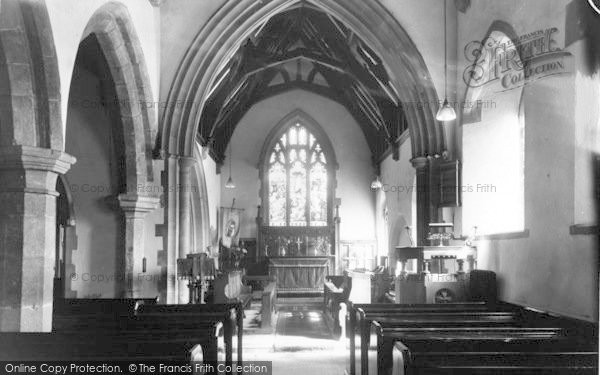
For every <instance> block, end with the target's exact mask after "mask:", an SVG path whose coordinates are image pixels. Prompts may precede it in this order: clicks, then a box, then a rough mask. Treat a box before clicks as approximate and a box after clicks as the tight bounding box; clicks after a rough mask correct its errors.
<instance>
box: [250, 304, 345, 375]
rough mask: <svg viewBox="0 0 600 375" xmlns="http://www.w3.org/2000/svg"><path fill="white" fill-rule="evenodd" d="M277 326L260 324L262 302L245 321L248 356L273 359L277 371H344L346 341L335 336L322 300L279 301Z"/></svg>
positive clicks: (296, 374)
mask: <svg viewBox="0 0 600 375" xmlns="http://www.w3.org/2000/svg"><path fill="white" fill-rule="evenodd" d="M279 306H280V308H279V312H278V314H277V324H276V329H271V330H267V329H263V328H259V327H258V326H257V324H256V314H257V312H258V311H257V310H258V308H259V307H260V305H257V306H255V305H253V307H255V308H254V309H253V310H251V311H247V313H246V319H245V321H244V327H245V329H244V358H245V360H250V361H252V360H255V361H273V375H329V374H331V375H343V374H344V371H345V368H346V361H347V358H348V349H347V348H346V344H345V343H343V342H340V341H338V340H334V339H333V338H332V337H331V335H330V333H329V329H328V328H327V326H326V324H325V322H324V320H323V316H322V312H321V307H320V305H319V303H311V302H310V301H306V300H298V301H294V300H293V299H286V300H285V301H282V303H280V304H279Z"/></svg>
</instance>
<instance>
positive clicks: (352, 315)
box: [348, 302, 491, 375]
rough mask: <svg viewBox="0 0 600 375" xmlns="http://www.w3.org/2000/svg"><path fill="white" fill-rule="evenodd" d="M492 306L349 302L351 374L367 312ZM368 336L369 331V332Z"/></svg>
mask: <svg viewBox="0 0 600 375" xmlns="http://www.w3.org/2000/svg"><path fill="white" fill-rule="evenodd" d="M490 309H491V307H490V305H488V304H487V303H485V302H463V303H445V304H388V303H378V304H353V303H350V302H349V303H348V323H349V328H348V333H349V334H350V337H349V338H350V374H351V375H354V374H356V331H357V329H358V330H359V333H360V334H361V337H362V335H363V332H365V330H366V331H368V330H369V329H370V326H371V321H370V320H366V321H364V319H368V317H367V314H370V313H388V314H392V315H396V314H398V313H402V312H427V311H432V312H436V311H465V312H471V311H473V312H475V311H491V310H490ZM367 337H368V333H367Z"/></svg>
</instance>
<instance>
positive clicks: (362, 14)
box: [158, 0, 445, 157]
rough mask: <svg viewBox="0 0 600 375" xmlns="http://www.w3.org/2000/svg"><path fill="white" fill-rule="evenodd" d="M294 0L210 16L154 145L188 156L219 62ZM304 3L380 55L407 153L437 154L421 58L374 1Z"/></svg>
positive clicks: (237, 4) (431, 98) (227, 8)
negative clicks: (395, 95)
mask: <svg viewBox="0 0 600 375" xmlns="http://www.w3.org/2000/svg"><path fill="white" fill-rule="evenodd" d="M299 1H300V0H273V1H269V2H256V1H251V0H243V1H238V0H235V1H233V0H232V1H228V2H226V3H225V4H224V5H223V6H222V7H221V8H220V9H219V10H218V11H217V12H216V13H215V14H214V15H213V17H212V18H211V19H210V20H209V22H208V23H207V24H206V25H205V26H204V28H203V29H202V30H201V31H200V32H199V33H198V35H197V36H196V38H195V39H194V41H193V42H192V44H191V46H190V48H189V49H188V51H187V52H186V55H185V56H184V58H183V61H182V63H181V65H180V66H179V69H178V71H177V73H176V76H175V79H174V81H173V85H172V86H171V88H170V91H169V94H168V99H167V103H166V108H165V110H164V112H163V114H162V118H161V126H162V128H161V130H160V134H159V139H158V147H160V148H161V149H162V150H163V151H164V152H166V153H168V154H172V155H180V156H191V155H192V152H193V146H194V142H195V139H196V137H195V134H196V132H197V129H198V124H199V121H200V118H201V112H202V110H203V106H204V103H205V100H206V99H207V97H208V96H209V93H210V87H211V86H212V85H213V83H214V82H215V80H216V79H217V76H218V75H219V72H220V70H221V68H222V67H223V64H224V63H225V62H226V61H227V60H228V59H229V58H231V56H232V55H233V53H234V52H235V50H236V49H237V48H238V46H239V45H240V43H241V42H242V41H244V40H246V39H247V37H248V36H249V35H250V33H251V32H253V30H255V29H257V28H258V27H260V25H261V24H263V23H264V22H266V21H267V20H268V19H269V18H271V17H272V16H274V15H275V14H278V13H280V12H283V11H285V10H286V9H289V8H290V7H292V6H294V5H297V3H298V2H299ZM310 2H311V3H312V4H314V5H315V6H317V7H319V8H321V9H323V10H324V11H325V12H327V13H328V14H331V15H332V16H334V17H336V18H337V19H339V20H341V21H342V22H344V23H345V24H346V25H347V26H348V27H349V28H350V29H351V30H352V31H353V32H354V33H356V34H357V35H358V36H359V37H360V38H361V39H362V40H364V41H365V42H366V43H367V44H368V45H369V46H371V47H372V48H373V50H374V51H375V52H376V53H377V54H378V55H379V56H381V57H382V60H383V62H384V65H386V67H387V69H388V71H389V73H390V77H391V80H392V81H393V82H394V83H395V84H396V86H397V87H399V95H400V97H401V101H402V104H403V108H404V110H405V112H406V116H407V120H408V123H409V131H410V134H411V142H412V150H413V156H414V157H418V156H426V155H430V154H431V155H433V154H435V153H441V152H442V151H443V150H444V149H445V146H444V142H445V141H444V133H443V129H442V128H441V124H440V123H439V122H438V121H436V120H435V111H436V110H437V105H431V103H438V102H439V101H438V96H437V93H436V91H435V88H434V86H433V82H432V80H431V77H430V74H429V71H428V69H427V66H426V65H425V62H424V60H423V57H422V56H421V54H420V52H419V51H418V49H417V48H416V46H415V44H414V43H413V41H412V40H411V38H410V36H409V35H408V33H407V32H406V31H405V30H404V29H403V28H402V27H401V26H400V25H399V24H398V22H397V21H396V19H395V18H394V17H393V16H392V15H391V14H390V13H389V12H388V11H387V9H386V8H385V7H384V6H383V5H382V4H381V3H379V2H377V1H374V0H370V1H365V0H310ZM419 104H422V105H419Z"/></svg>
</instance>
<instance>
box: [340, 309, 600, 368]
mask: <svg viewBox="0 0 600 375" xmlns="http://www.w3.org/2000/svg"><path fill="white" fill-rule="evenodd" d="M596 329H597V327H596V326H595V325H594V324H587V323H583V322H576V321H573V320H568V319H565V318H561V317H557V316H552V315H549V314H545V313H541V312H537V311H533V310H529V309H525V308H522V307H519V306H516V305H511V304H504V303H493V304H490V303H485V302H466V303H447V304H412V305H402V304H352V303H348V333H349V339H350V369H349V372H350V374H351V375H356V374H357V373H360V374H361V375H390V374H393V375H400V374H419V375H422V374H597V373H598V347H597V334H596Z"/></svg>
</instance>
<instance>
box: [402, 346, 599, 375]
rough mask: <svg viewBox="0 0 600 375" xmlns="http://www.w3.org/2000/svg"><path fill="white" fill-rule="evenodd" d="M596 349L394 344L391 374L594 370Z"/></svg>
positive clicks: (570, 371) (594, 371)
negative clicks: (529, 349)
mask: <svg viewBox="0 0 600 375" xmlns="http://www.w3.org/2000/svg"><path fill="white" fill-rule="evenodd" d="M597 366H598V353H596V352H585V351H582V352H561V351H554V352H551V351H534V352H523V351H520V352H506V351H499V350H498V349H497V350H495V351H468V352H465V351H462V352H456V351H454V352H452V351H431V350H430V349H429V348H424V349H412V350H411V349H409V348H408V347H407V346H406V345H405V344H404V343H402V342H397V343H396V344H395V345H394V353H393V368H392V374H394V375H416V374H423V375H424V374H432V375H433V374H436V375H438V374H466V375H469V374H524V373H527V374H536V373H537V374H595V373H597Z"/></svg>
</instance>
